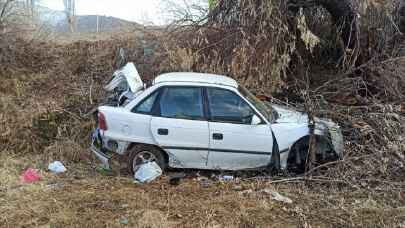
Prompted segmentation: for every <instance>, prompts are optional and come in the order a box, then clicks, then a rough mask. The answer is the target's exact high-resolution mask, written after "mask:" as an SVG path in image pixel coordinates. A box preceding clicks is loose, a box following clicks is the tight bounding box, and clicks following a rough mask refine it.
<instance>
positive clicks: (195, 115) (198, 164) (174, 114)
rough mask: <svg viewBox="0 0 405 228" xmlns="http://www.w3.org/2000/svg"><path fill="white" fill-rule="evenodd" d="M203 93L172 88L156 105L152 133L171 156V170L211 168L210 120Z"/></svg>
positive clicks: (200, 90) (170, 87) (177, 87)
mask: <svg viewBox="0 0 405 228" xmlns="http://www.w3.org/2000/svg"><path fill="white" fill-rule="evenodd" d="M202 94H203V89H202V88H201V87H186V86H168V87H165V88H163V90H162V91H161V93H160V98H159V99H158V101H157V102H156V104H155V106H156V107H154V109H156V111H155V112H156V113H155V114H154V116H153V117H152V120H151V132H152V135H153V137H154V139H155V140H156V142H157V144H158V145H159V146H160V147H161V148H163V149H164V150H165V151H167V153H168V154H169V166H171V167H174V168H201V169H204V168H206V167H207V161H208V144H209V136H208V121H207V119H206V117H205V116H206V115H205V114H204V104H203V96H202Z"/></svg>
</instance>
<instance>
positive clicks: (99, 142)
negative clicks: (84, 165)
mask: <svg viewBox="0 0 405 228" xmlns="http://www.w3.org/2000/svg"><path fill="white" fill-rule="evenodd" d="M90 150H91V151H92V152H93V154H94V155H96V157H97V158H98V159H99V160H100V161H101V162H102V163H103V165H104V166H105V167H106V168H107V169H109V168H110V164H109V160H110V159H111V156H109V155H108V154H107V153H106V152H107V151H108V150H107V149H106V148H104V146H103V139H102V138H101V135H100V131H99V129H96V130H95V131H94V132H93V133H92V136H91V146H90Z"/></svg>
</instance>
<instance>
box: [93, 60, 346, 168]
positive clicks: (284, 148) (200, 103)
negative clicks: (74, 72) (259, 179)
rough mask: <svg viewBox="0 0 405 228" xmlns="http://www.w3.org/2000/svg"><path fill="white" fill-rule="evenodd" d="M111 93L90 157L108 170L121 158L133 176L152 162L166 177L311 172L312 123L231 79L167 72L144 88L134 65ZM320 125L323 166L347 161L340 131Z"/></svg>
mask: <svg viewBox="0 0 405 228" xmlns="http://www.w3.org/2000/svg"><path fill="white" fill-rule="evenodd" d="M105 88H106V90H108V91H110V92H111V94H112V96H111V97H110V99H109V102H108V104H107V105H103V106H100V107H99V108H98V112H97V113H98V120H97V121H98V128H97V129H96V130H95V131H94V133H93V136H92V146H91V150H92V151H93V152H94V154H95V155H96V156H97V157H98V158H99V159H100V160H101V161H102V162H103V163H104V164H105V165H106V166H109V160H110V159H111V157H112V156H113V155H117V156H120V157H121V158H123V159H121V160H124V161H125V162H126V166H127V167H128V170H129V171H130V172H131V173H135V172H136V171H137V169H138V168H139V167H140V165H142V164H144V163H146V162H152V161H154V162H156V163H157V164H158V165H159V166H160V167H161V168H162V170H164V169H165V168H167V167H171V168H192V169H212V170H247V169H261V168H276V169H287V168H288V169H292V170H296V171H303V170H304V169H305V163H306V159H307V153H308V146H309V145H308V142H309V134H310V133H309V132H310V131H309V127H308V116H307V115H306V114H303V113H300V112H297V111H296V110H293V109H289V108H288V107H284V106H280V105H274V104H270V103H264V102H262V101H260V100H259V99H257V98H256V97H255V96H254V95H252V94H251V93H250V92H249V91H248V90H246V89H245V88H244V87H242V86H240V85H238V83H237V82H236V81H235V80H233V79H231V78H228V77H225V76H219V75H213V74H201V73H168V74H163V75H160V76H158V77H157V78H156V79H155V80H153V82H152V84H151V86H150V87H148V88H145V86H144V84H143V82H142V80H141V78H140V77H139V75H138V72H137V71H136V68H135V66H134V65H133V64H132V63H128V64H127V65H126V66H125V67H123V68H122V69H121V70H119V71H117V72H116V73H114V75H113V78H112V80H111V81H110V82H109V84H108V85H107V86H106V87H105ZM315 126H316V129H315V134H316V149H315V151H316V159H317V161H318V162H320V163H321V162H325V161H330V160H336V159H339V158H340V157H342V153H343V137H342V133H341V130H340V128H339V126H338V125H337V124H336V123H333V122H332V121H330V120H326V119H316V125H315Z"/></svg>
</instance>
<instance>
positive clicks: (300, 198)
mask: <svg viewBox="0 0 405 228" xmlns="http://www.w3.org/2000/svg"><path fill="white" fill-rule="evenodd" d="M2 159H3V161H6V162H7V166H5V167H1V168H2V169H1V170H2V171H1V183H2V186H4V185H3V184H5V186H6V187H5V188H4V187H3V188H2V189H1V191H0V195H1V197H0V199H1V200H0V213H1V214H2V217H1V219H0V226H2V227H21V226H23V227H24V226H25V227H33V226H35V227H49V226H50V227H101V226H103V227H104V226H108V227H121V226H123V225H122V224H121V223H120V221H121V222H122V221H123V220H124V219H127V220H128V222H129V224H128V226H130V227H309V226H311V227H336V226H338V227H394V226H396V225H400V224H403V222H404V221H405V216H404V212H405V208H404V207H403V206H402V207H401V202H402V203H403V202H404V197H405V194H404V192H403V191H402V192H401V191H400V192H398V194H392V193H390V192H389V191H386V189H384V188H382V189H380V190H379V191H378V192H370V191H368V190H367V189H348V188H345V189H343V190H342V189H339V188H337V187H333V185H328V184H326V185H319V184H316V183H315V184H310V183H308V184H305V183H291V184H279V185H272V184H269V183H267V182H266V181H246V180H245V181H241V182H234V183H221V182H213V183H212V184H211V185H210V186H209V187H207V188H204V187H202V186H201V185H200V183H199V181H197V180H195V179H191V178H187V179H185V180H183V182H182V183H181V184H180V185H179V186H171V185H169V184H168V181H167V178H166V177H162V178H160V179H159V180H157V181H155V182H153V183H151V184H148V185H138V184H135V183H133V182H132V180H131V179H130V178H127V177H106V176H101V175H100V174H98V173H96V172H95V171H94V170H93V169H91V168H90V167H91V165H90V164H91V163H87V164H86V162H84V161H83V162H82V163H81V164H80V165H68V170H69V171H68V173H67V174H66V175H60V176H57V175H53V174H49V173H46V172H42V180H41V181H40V182H38V183H35V184H32V185H21V184H19V183H18V181H17V180H16V176H17V175H18V174H19V173H20V172H21V170H22V168H23V167H24V166H26V165H27V164H28V163H27V161H30V160H31V159H28V158H21V157H19V158H10V157H8V158H6V159H5V160H4V158H2ZM32 165H33V167H37V168H40V167H41V166H42V165H41V164H36V165H35V164H32ZM236 186H238V187H236ZM263 188H274V189H277V191H279V192H280V193H281V194H283V195H286V196H288V197H290V198H291V199H292V200H293V201H294V203H293V204H283V203H280V202H276V201H273V200H272V199H271V198H269V196H268V195H266V194H264V193H259V192H258V191H257V192H256V193H255V190H260V189H263ZM246 189H252V190H253V191H254V192H253V193H244V190H246ZM402 205H403V204H402Z"/></svg>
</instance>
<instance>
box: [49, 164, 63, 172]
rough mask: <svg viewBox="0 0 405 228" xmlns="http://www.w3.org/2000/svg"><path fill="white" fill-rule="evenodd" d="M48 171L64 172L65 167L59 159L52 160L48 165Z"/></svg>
mask: <svg viewBox="0 0 405 228" xmlns="http://www.w3.org/2000/svg"><path fill="white" fill-rule="evenodd" d="M48 169H49V171H51V172H53V173H64V172H66V167H65V166H64V165H63V164H62V162H60V161H54V162H52V163H50V164H49V165H48Z"/></svg>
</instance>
